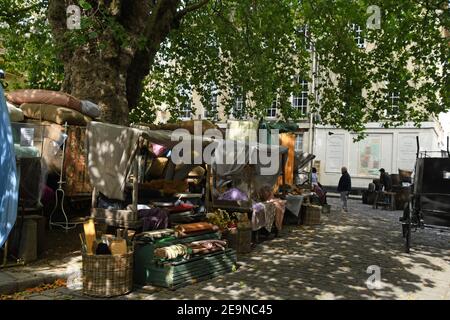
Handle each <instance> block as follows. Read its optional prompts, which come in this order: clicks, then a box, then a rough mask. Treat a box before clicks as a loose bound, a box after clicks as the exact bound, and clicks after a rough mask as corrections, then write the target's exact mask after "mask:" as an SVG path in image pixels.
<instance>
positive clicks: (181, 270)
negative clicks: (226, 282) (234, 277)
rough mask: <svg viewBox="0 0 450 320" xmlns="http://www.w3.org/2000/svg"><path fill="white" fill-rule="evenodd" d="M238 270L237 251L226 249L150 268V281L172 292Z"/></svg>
mask: <svg viewBox="0 0 450 320" xmlns="http://www.w3.org/2000/svg"><path fill="white" fill-rule="evenodd" d="M234 268H236V251H235V250H233V249H226V250H225V251H217V252H213V253H210V254H205V255H202V256H197V257H194V258H191V259H189V260H184V261H179V262H173V263H170V264H166V265H157V264H154V265H152V266H149V267H148V281H149V282H150V283H151V284H153V285H156V286H161V287H166V288H169V289H172V290H175V289H178V288H181V287H184V286H187V285H190V284H194V283H197V282H199V281H204V280H207V279H211V278H214V277H217V276H219V275H222V274H225V273H229V272H231V271H233V269H234Z"/></svg>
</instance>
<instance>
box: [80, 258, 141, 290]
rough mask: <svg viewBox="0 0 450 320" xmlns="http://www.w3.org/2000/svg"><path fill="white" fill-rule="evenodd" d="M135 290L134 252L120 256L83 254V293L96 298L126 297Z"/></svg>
mask: <svg viewBox="0 0 450 320" xmlns="http://www.w3.org/2000/svg"><path fill="white" fill-rule="evenodd" d="M132 289H133V251H130V252H128V253H126V254H120V255H87V254H83V293H84V294H86V295H89V296H95V297H113V296H119V295H124V294H127V293H129V292H131V290H132Z"/></svg>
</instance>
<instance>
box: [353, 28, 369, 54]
mask: <svg viewBox="0 0 450 320" xmlns="http://www.w3.org/2000/svg"><path fill="white" fill-rule="evenodd" d="M352 31H353V34H354V38H355V42H356V46H357V47H358V48H365V46H366V44H365V41H364V37H363V30H362V28H361V26H359V25H357V24H355V23H353V24H352Z"/></svg>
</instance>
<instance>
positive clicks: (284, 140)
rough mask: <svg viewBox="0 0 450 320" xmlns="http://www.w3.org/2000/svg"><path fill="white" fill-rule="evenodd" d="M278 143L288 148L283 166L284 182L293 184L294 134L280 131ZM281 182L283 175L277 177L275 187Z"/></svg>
mask: <svg viewBox="0 0 450 320" xmlns="http://www.w3.org/2000/svg"><path fill="white" fill-rule="evenodd" d="M280 145H282V146H283V147H286V148H288V149H289V150H288V157H287V162H286V165H285V167H284V176H285V183H286V184H289V185H293V184H294V154H295V134H293V133H280ZM282 184H283V177H279V178H278V183H277V187H279V186H281V185H282Z"/></svg>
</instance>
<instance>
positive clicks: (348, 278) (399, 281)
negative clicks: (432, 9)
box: [129, 206, 450, 299]
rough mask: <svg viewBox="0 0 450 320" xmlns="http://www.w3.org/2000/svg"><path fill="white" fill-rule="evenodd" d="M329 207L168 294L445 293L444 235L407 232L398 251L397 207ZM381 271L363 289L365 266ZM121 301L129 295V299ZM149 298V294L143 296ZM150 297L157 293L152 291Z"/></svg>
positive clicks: (248, 296)
mask: <svg viewBox="0 0 450 320" xmlns="http://www.w3.org/2000/svg"><path fill="white" fill-rule="evenodd" d="M358 208H359V210H358V209H351V210H350V212H349V213H348V214H342V213H340V212H339V213H338V212H337V211H335V210H333V211H332V213H331V214H329V215H328V216H325V217H324V218H323V221H322V224H320V225H317V226H309V227H306V226H305V227H302V226H300V227H299V226H288V227H286V228H285V230H283V232H282V234H281V238H278V239H274V240H271V241H266V242H264V243H263V244H261V245H259V246H258V247H257V248H256V249H255V250H254V251H253V252H252V253H251V254H248V255H241V256H239V264H240V268H239V270H238V271H237V272H234V273H232V274H228V275H226V276H222V277H219V278H216V279H213V280H211V281H206V282H201V283H198V284H195V285H191V286H188V287H186V288H182V289H179V290H177V291H175V292H171V293H172V294H167V295H164V298H175V299H407V298H415V296H416V295H419V296H421V295H424V296H425V297H426V296H430V295H433V296H435V298H439V296H440V295H442V296H444V295H445V294H446V292H447V290H448V286H449V280H448V279H447V280H445V279H446V276H447V277H448V275H449V272H450V269H449V266H448V263H447V261H446V260H444V258H447V256H448V253H449V240H450V235H448V234H441V235H437V234H436V232H435V231H433V232H432V233H430V232H428V231H425V232H424V233H423V234H419V233H420V232H418V233H417V237H416V235H413V239H414V244H415V247H414V250H412V251H411V254H406V253H404V252H403V238H402V236H401V226H400V224H399V223H398V217H399V215H400V212H399V211H397V212H388V211H381V210H372V209H371V208H370V207H369V206H358ZM372 265H376V266H379V267H380V270H381V280H382V283H381V288H380V289H372V290H370V289H368V288H367V285H366V280H367V279H368V278H369V276H370V275H371V274H372V273H370V274H368V273H367V268H368V267H369V266H372ZM129 298H133V297H132V296H130V297H129ZM149 298H152V296H150V297H149ZM153 298H158V296H157V294H154V297H153Z"/></svg>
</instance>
